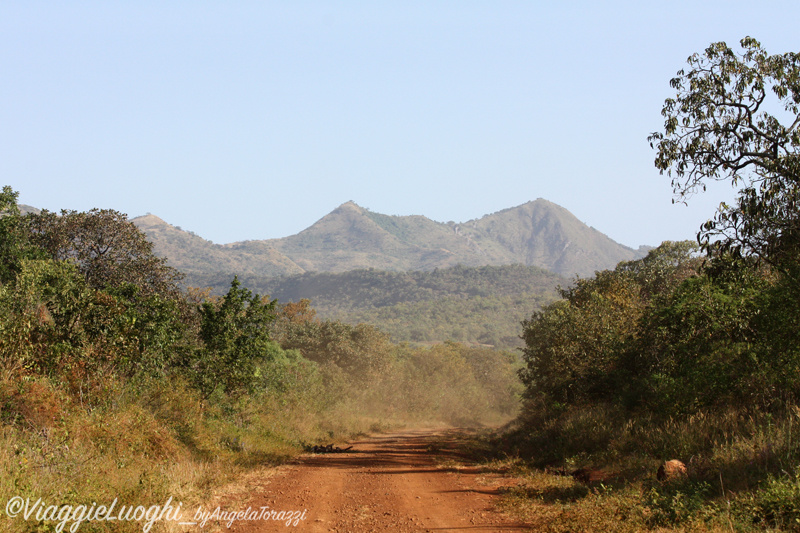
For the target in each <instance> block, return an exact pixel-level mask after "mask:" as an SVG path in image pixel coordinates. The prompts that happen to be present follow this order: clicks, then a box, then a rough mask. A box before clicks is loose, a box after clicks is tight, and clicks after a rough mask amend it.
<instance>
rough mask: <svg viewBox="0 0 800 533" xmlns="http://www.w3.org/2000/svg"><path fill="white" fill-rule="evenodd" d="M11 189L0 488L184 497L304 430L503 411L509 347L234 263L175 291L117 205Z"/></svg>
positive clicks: (2, 271) (173, 277)
mask: <svg viewBox="0 0 800 533" xmlns="http://www.w3.org/2000/svg"><path fill="white" fill-rule="evenodd" d="M16 198H17V193H15V192H14V191H12V190H11V189H10V188H9V187H5V188H4V189H3V192H2V195H0V212H2V213H4V214H3V216H2V218H0V283H1V285H0V409H1V410H0V429H1V430H2V431H0V469H2V471H3V476H2V477H0V499H4V500H5V501H8V500H9V499H10V498H11V497H13V496H22V497H27V496H30V497H31V498H33V500H34V501H35V500H36V499H37V498H42V499H43V500H44V501H46V502H53V503H74V504H86V503H87V502H92V501H96V502H101V501H105V500H106V499H108V501H109V502H110V501H111V500H113V499H114V498H115V497H119V498H120V499H121V500H126V503H129V504H134V505H138V504H153V503H155V502H161V501H166V499H167V498H168V497H170V496H171V497H174V498H176V499H178V498H180V499H183V500H184V501H187V500H189V501H191V500H195V501H197V500H198V499H202V498H204V497H207V496H208V495H209V493H210V491H211V490H212V489H213V488H214V487H216V486H218V485H219V484H220V483H222V482H223V481H225V480H227V479H230V477H231V476H233V475H235V474H236V473H237V472H239V471H241V469H242V468H248V467H252V466H254V465H258V464H264V463H270V462H274V461H277V460H280V459H281V458H282V457H285V456H286V455H289V454H292V453H297V451H299V450H302V448H303V446H304V445H305V444H316V443H322V442H324V441H328V442H330V441H331V440H335V439H340V438H346V437H347V436H349V435H352V434H354V433H356V432H360V431H368V430H371V429H372V430H374V429H378V428H383V427H387V426H390V425H393V424H403V423H414V422H427V423H452V424H473V425H474V424H481V423H497V422H499V421H503V420H508V419H510V418H511V417H513V416H514V415H515V413H516V412H517V409H518V396H519V393H520V390H521V386H520V384H519V381H518V379H517V377H516V372H517V370H518V369H519V367H520V363H519V357H518V356H517V355H515V354H511V353H502V352H498V351H494V350H488V349H485V348H479V347H467V346H464V345H460V344H455V343H445V344H439V345H436V346H433V347H431V348H412V347H409V346H407V345H398V344H395V343H393V342H392V341H391V340H390V338H389V336H388V335H387V334H386V333H384V332H383V331H381V330H379V329H377V328H375V327H373V326H369V325H366V324H359V325H351V324H347V323H344V322H340V321H334V320H322V319H319V318H318V317H317V316H316V312H315V310H314V309H313V308H312V307H311V306H310V305H309V302H308V301H300V302H290V301H286V302H281V301H279V300H275V299H271V298H264V297H260V296H258V295H257V294H255V293H253V292H252V291H251V290H250V289H248V288H246V287H245V286H244V284H243V283H242V282H241V281H240V280H239V279H236V278H234V279H233V280H232V281H231V282H230V283H229V286H228V288H227V290H226V291H224V293H223V294H221V295H218V296H212V295H211V294H210V292H209V291H207V290H199V289H192V290H188V291H183V290H181V289H180V282H181V274H180V273H179V272H177V271H175V270H174V269H172V268H170V267H169V266H168V265H167V264H166V263H165V260H164V259H161V258H158V257H156V256H155V255H153V253H152V249H151V245H150V243H149V242H148V241H147V240H146V239H145V236H144V234H142V233H141V232H140V231H139V230H138V229H137V228H136V227H135V226H134V225H133V224H132V223H130V222H129V221H127V219H126V217H125V216H124V215H122V214H120V213H117V212H115V211H111V210H92V211H90V212H85V213H82V212H74V211H64V212H62V213H61V214H60V215H56V214H54V213H50V212H47V211H43V212H41V213H38V214H33V213H31V214H27V215H24V216H23V215H21V214H20V213H19V211H18V209H17V205H16ZM7 525H9V527H10V528H11V530H12V531H29V530H30V531H33V530H36V528H38V527H39V525H40V524H37V523H36V522H35V521H33V520H31V521H25V520H17V521H12V520H9V521H8V524H7ZM130 526H131V530H136V529H137V528H138V527H140V524H136V523H132V524H130ZM121 527H127V525H125V524H122V525H121Z"/></svg>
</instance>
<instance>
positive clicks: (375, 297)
mask: <svg viewBox="0 0 800 533" xmlns="http://www.w3.org/2000/svg"><path fill="white" fill-rule="evenodd" d="M192 279H193V280H194V281H195V282H200V283H201V285H203V286H209V287H212V288H214V291H215V292H217V293H221V292H222V291H223V290H225V289H226V288H227V285H228V283H229V282H230V276H224V275H214V276H193V277H192ZM239 279H241V280H242V282H243V283H244V284H246V285H247V286H248V287H251V288H253V289H254V290H258V291H259V292H261V293H262V294H269V295H270V296H272V297H274V298H277V299H278V300H280V301H297V300H300V299H303V298H307V299H310V300H311V301H312V302H313V305H314V308H315V309H316V311H317V312H318V313H319V316H320V317H322V318H326V319H330V320H339V321H342V322H347V323H366V324H371V325H373V326H376V327H379V328H380V329H382V330H384V331H386V332H387V333H389V334H390V335H391V337H392V340H393V341H395V342H413V343H426V342H444V341H447V340H455V341H459V342H465V343H473V344H484V345H492V346H496V347H499V348H504V349H510V348H517V347H519V346H521V343H520V340H519V323H520V322H521V321H522V320H523V319H524V318H525V317H527V316H529V315H530V314H531V312H533V311H534V310H536V309H539V308H541V306H542V305H544V304H547V303H550V302H551V301H553V300H554V299H555V298H556V296H557V294H556V292H555V290H554V288H555V287H556V286H557V285H559V284H561V283H564V284H566V280H565V279H563V278H561V277H560V276H557V275H555V274H553V273H550V272H547V271H544V270H542V269H540V268H537V267H528V266H523V265H507V266H484V267H464V266H457V267H453V268H442V269H436V270H433V271H430V272H423V271H416V272H386V271H381V270H373V269H369V270H354V271H351V272H343V273H306V274H300V275H296V276H289V277H283V278H274V277H273V278H265V277H257V276H249V275H245V276H240V277H239Z"/></svg>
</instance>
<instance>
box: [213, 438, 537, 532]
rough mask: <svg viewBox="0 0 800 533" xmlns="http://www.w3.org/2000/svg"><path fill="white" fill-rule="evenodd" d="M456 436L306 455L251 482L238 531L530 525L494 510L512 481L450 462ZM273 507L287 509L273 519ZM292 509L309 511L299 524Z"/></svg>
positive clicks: (383, 441) (375, 441)
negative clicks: (245, 513)
mask: <svg viewBox="0 0 800 533" xmlns="http://www.w3.org/2000/svg"><path fill="white" fill-rule="evenodd" d="M452 438H453V433H449V432H448V431H442V430H438V431H437V430H417V431H407V432H403V433H396V434H387V435H378V436H373V437H368V438H365V439H362V440H358V441H355V442H351V443H349V444H348V445H352V446H353V448H352V449H351V450H350V451H349V452H347V453H334V454H308V455H304V456H302V457H301V458H300V459H299V460H297V461H295V462H294V463H292V464H290V465H287V466H284V467H281V468H279V469H278V471H277V472H276V473H275V474H274V475H272V476H269V477H265V478H264V477H262V478H260V479H256V480H254V481H253V482H252V483H250V484H249V485H248V486H247V488H246V490H247V491H248V496H247V498H245V499H244V501H242V502H241V503H239V504H237V505H239V506H240V507H241V508H242V509H247V508H250V509H251V511H250V513H251V515H250V517H249V519H246V518H245V519H242V520H241V521H236V522H234V523H233V524H232V526H231V531H236V532H239V533H260V532H270V531H282V532H286V531H309V532H338V533H346V532H354V533H361V532H370V533H371V532H379V531H391V532H397V533H403V532H420V531H431V532H440V531H442V532H444V531H466V532H497V533H500V532H518V531H526V530H527V528H526V527H525V526H524V525H523V524H519V523H516V522H514V521H513V520H511V519H509V518H508V517H506V516H504V515H502V514H501V513H500V512H498V511H496V510H495V509H494V506H495V505H496V503H497V499H498V494H499V490H501V487H502V486H503V485H508V484H510V483H511V482H510V481H509V480H504V479H503V478H502V476H500V475H499V474H496V473H491V472H487V471H485V470H482V469H481V468H480V467H473V466H464V465H463V464H461V463H458V462H456V461H452V460H448V459H453V458H455V456H454V452H453V451H452V449H450V446H448V444H447V443H448V439H450V441H451V442H452ZM265 508H268V509H266V510H265ZM269 510H272V511H277V512H279V511H284V512H285V513H284V514H283V515H272V517H270V518H266V515H264V514H263V513H266V512H268V511H269ZM292 511H293V512H294V513H295V514H294V515H293V516H294V517H302V519H298V520H297V521H296V524H297V525H291V524H290V525H287V521H290V520H291V518H292V515H291V514H290V512H292ZM303 512H304V514H302V513H303ZM256 513H262V516H261V517H260V518H257V517H256ZM279 518H282V520H281V519H279ZM223 527H224V524H223Z"/></svg>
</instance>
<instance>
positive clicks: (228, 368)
mask: <svg viewBox="0 0 800 533" xmlns="http://www.w3.org/2000/svg"><path fill="white" fill-rule="evenodd" d="M276 305H277V300H272V301H269V300H267V299H262V298H261V297H260V296H259V295H257V294H253V293H252V292H251V291H250V290H249V289H246V288H244V287H242V286H241V283H240V282H239V279H238V278H236V277H234V278H233V281H232V282H231V287H230V289H229V290H228V293H227V294H226V295H225V296H223V297H222V298H220V299H218V300H215V301H206V302H204V303H203V304H202V306H201V307H200V309H199V312H200V338H201V340H202V341H203V345H204V346H203V348H202V349H201V350H200V351H199V352H198V354H197V356H198V357H197V359H196V360H195V361H193V362H192V363H191V365H192V366H193V370H194V377H195V382H196V383H197V385H198V387H199V388H200V390H201V392H203V394H205V395H206V396H209V395H211V393H213V392H214V390H215V389H216V388H217V387H220V386H221V387H222V390H224V391H225V392H226V393H230V394H238V393H242V392H248V391H250V390H251V389H252V388H253V387H254V385H255V383H256V381H257V378H258V375H257V371H256V368H257V363H258V362H259V361H260V360H263V359H265V358H268V356H269V354H271V353H273V352H274V351H275V348H276V346H275V345H274V343H272V342H271V340H270V327H271V326H270V324H271V323H272V321H273V320H275V306H276Z"/></svg>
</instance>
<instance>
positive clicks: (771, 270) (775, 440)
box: [485, 38, 800, 532]
mask: <svg viewBox="0 0 800 533" xmlns="http://www.w3.org/2000/svg"><path fill="white" fill-rule="evenodd" d="M741 45H742V48H743V52H742V53H741V54H737V53H735V52H734V51H732V50H731V49H730V48H728V47H727V46H726V45H725V43H716V44H713V45H711V46H710V47H709V48H708V49H707V50H706V51H705V52H704V53H703V54H697V55H694V56H692V57H690V58H689V65H690V69H688V70H687V71H680V72H679V73H678V76H677V77H676V78H675V79H673V80H672V82H671V85H672V87H673V88H674V89H675V90H676V91H677V96H676V97H675V98H674V99H669V100H667V101H666V102H665V105H664V109H663V115H664V117H665V127H664V131H663V132H661V133H655V134H653V135H652V136H651V138H650V140H651V143H652V145H653V147H654V148H655V149H656V150H657V152H658V155H657V159H656V165H657V167H658V168H659V169H661V170H662V171H663V172H666V173H668V174H669V175H670V176H671V177H672V180H673V182H672V183H673V187H674V191H675V193H676V196H677V199H678V200H679V201H684V200H687V199H688V198H689V197H690V196H691V195H692V194H693V193H695V192H697V191H699V190H703V189H704V187H705V184H706V183H707V182H708V181H709V180H727V181H731V182H732V183H733V184H734V185H737V186H740V187H741V191H740V193H739V198H738V201H737V203H736V204H735V205H730V206H729V205H722V206H721V207H720V210H719V211H718V213H717V214H716V216H715V217H714V218H713V219H712V220H710V221H709V222H707V223H706V224H705V225H704V226H703V227H702V228H701V230H700V233H699V235H698V240H697V244H694V243H692V242H672V243H670V242H667V243H663V244H662V245H661V246H659V247H658V248H656V249H654V250H651V251H650V253H649V254H648V255H647V257H645V258H643V259H640V260H636V261H630V262H624V263H620V264H619V265H618V266H617V267H616V268H615V269H614V270H608V271H603V272H597V273H596V275H595V276H594V277H593V278H590V279H577V280H576V281H575V283H574V284H573V285H572V286H571V287H569V288H567V289H563V290H562V291H561V296H562V299H561V300H560V301H558V302H555V303H553V304H551V305H549V306H546V307H545V308H544V309H543V310H542V311H540V312H537V313H535V314H534V315H533V316H532V317H531V318H530V319H529V320H526V321H525V322H524V324H523V338H524V340H525V348H524V354H523V358H524V361H525V367H524V369H523V370H522V372H521V374H520V375H521V378H522V381H523V383H524V384H525V394H524V404H523V409H522V413H521V415H520V417H519V418H518V419H517V420H516V421H515V422H514V423H513V424H512V425H511V426H509V428H507V431H506V432H505V433H504V434H503V435H502V436H501V437H499V438H498V439H497V440H495V441H490V442H491V445H490V446H488V447H487V448H485V451H486V452H488V453H489V455H490V456H494V457H511V458H513V459H505V460H504V462H502V463H501V464H500V466H499V467H503V468H513V469H516V470H517V471H518V472H519V473H520V474H521V475H522V477H523V479H524V482H523V483H522V484H521V485H520V486H518V487H516V488H513V489H511V490H510V491H509V493H508V496H507V503H508V504H509V505H513V506H514V509H516V511H514V512H518V513H521V514H522V515H523V517H524V518H525V519H526V520H527V521H528V522H529V523H530V524H531V525H532V526H533V527H534V530H536V531H539V530H541V531H631V532H632V531H642V530H664V529H666V530H677V531H764V530H767V531H778V530H780V531H798V530H800V210H798V205H800V204H798V202H799V201H800V154H798V148H800V112H798V104H800V55H798V54H791V53H790V54H783V55H775V56H770V55H768V54H767V53H766V52H765V51H764V50H763V49H762V48H761V46H760V44H759V43H758V42H756V41H755V40H753V39H750V38H746V39H744V40H742V42H741ZM770 99H773V101H772V102H770ZM775 100H777V102H776V101H775ZM767 109H771V110H776V109H777V110H778V111H779V113H778V114H777V115H776V116H773V115H770V114H769V113H768V112H767V111H766V110H767ZM787 116H788V122H787V125H784V124H783V123H782V122H781V120H779V118H783V119H785V118H786V117H787ZM776 117H777V118H776ZM498 453H499V455H498ZM670 460H677V461H680V462H681V463H682V466H681V467H680V468H679V469H677V470H675V471H674V472H675V474H674V475H672V476H669V475H666V474H665V475H662V476H658V469H659V466H660V465H662V464H664V462H665V461H670ZM673 464H674V463H673ZM659 477H660V478H661V479H659Z"/></svg>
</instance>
